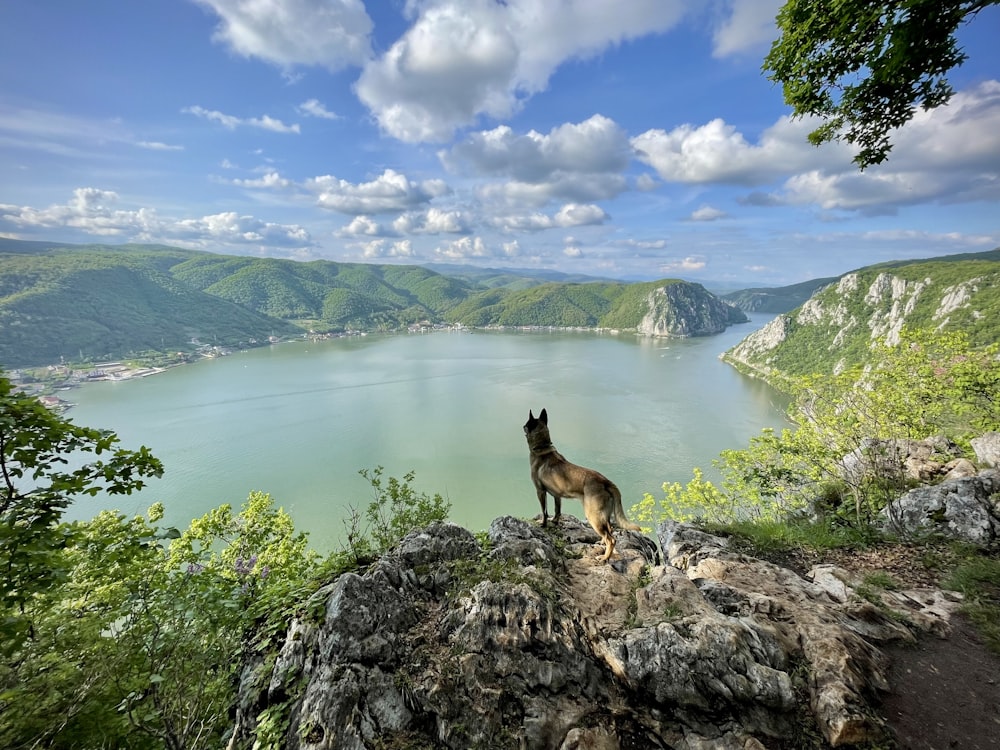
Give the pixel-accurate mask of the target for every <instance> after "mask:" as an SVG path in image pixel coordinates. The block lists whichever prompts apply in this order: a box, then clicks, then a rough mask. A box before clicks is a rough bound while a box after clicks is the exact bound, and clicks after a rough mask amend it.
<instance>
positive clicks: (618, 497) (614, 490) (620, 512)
mask: <svg viewBox="0 0 1000 750" xmlns="http://www.w3.org/2000/svg"><path fill="white" fill-rule="evenodd" d="M611 494H612V495H614V498H615V512H614V515H615V518H616V519H617V521H618V526H619V527H621V528H623V529H629V530H630V531H642V527H641V526H640V525H639V524H637V523H632V522H631V521H629V520H628V517H627V516H626V515H625V509H624V508H622V493H621V492H620V491H619V490H618V487H617V486H616V485H615V484H614V483H612V484H611Z"/></svg>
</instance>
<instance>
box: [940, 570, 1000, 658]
mask: <svg viewBox="0 0 1000 750" xmlns="http://www.w3.org/2000/svg"><path fill="white" fill-rule="evenodd" d="M945 586H947V587H948V588H950V589H953V590H955V591H959V592H961V593H962V594H963V595H964V596H965V603H964V604H963V605H962V611H963V612H964V613H965V614H966V615H967V616H968V618H969V619H970V620H971V621H972V623H973V625H975V626H976V630H978V631H979V634H980V635H981V636H982V637H983V640H984V641H985V643H986V646H987V648H989V649H990V650H991V651H993V652H994V653H997V654H1000V558H998V557H997V556H996V555H992V556H989V555H985V554H983V553H979V552H968V553H967V554H965V555H964V556H962V557H960V558H959V562H958V564H957V565H956V566H955V568H954V569H953V570H952V571H951V574H950V575H949V576H948V577H947V578H946V580H945Z"/></svg>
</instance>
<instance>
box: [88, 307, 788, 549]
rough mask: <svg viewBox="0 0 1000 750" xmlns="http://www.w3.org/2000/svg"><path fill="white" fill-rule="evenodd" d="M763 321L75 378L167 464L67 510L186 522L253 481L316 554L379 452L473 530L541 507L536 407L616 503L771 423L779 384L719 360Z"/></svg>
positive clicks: (282, 351)
mask: <svg viewBox="0 0 1000 750" xmlns="http://www.w3.org/2000/svg"><path fill="white" fill-rule="evenodd" d="M763 322H766V321H763ZM763 322H762V321H759V320H758V321H757V322H755V323H753V324H749V325H742V326H735V327H733V328H731V329H730V330H729V331H727V332H726V333H724V334H721V335H719V336H714V337H709V338H700V339H690V340H670V341H665V340H661V339H642V338H638V339H637V338H636V337H634V336H631V335H621V336H611V335H600V334H585V333H540V332H525V333H487V332H479V331H477V332H463V333H458V332H447V333H433V334H422V335H400V336H387V337H376V336H369V337H366V338H363V339H341V340H334V341H325V342H308V343H306V342H302V343H294V344H281V345H277V346H272V347H269V348H264V349H256V350H253V351H249V352H243V353H239V354H234V355H232V356H229V357H225V358H221V359H215V360H210V361H205V362H201V363H198V364H195V365H191V366H186V367H181V368H177V369H174V370H170V371H168V372H166V373H163V374H160V375H156V376H154V377H149V378H144V379H141V380H135V381H126V382H119V383H95V384H91V385H87V386H85V387H83V388H81V389H79V390H78V391H76V392H75V393H73V394H72V398H73V400H74V401H75V402H76V403H77V407H76V408H75V409H74V410H73V411H72V412H71V413H70V416H71V418H72V419H73V420H74V421H75V422H77V423H78V424H83V425H87V426H93V427H102V428H107V429H111V430H114V431H116V432H117V433H118V435H119V437H120V438H121V439H122V444H123V445H124V446H125V447H128V448H135V447H138V446H139V445H147V446H149V448H150V449H151V450H152V451H153V453H154V455H156V456H157V457H158V458H160V459H161V460H162V461H163V462H164V465H165V467H166V472H165V475H164V477H163V478H162V479H160V480H154V481H153V482H152V483H151V484H150V486H149V487H148V488H147V489H145V490H143V491H142V492H141V493H138V494H137V495H133V496H131V497H126V498H97V499H95V500H89V499H88V500H82V501H80V503H79V504H78V506H76V507H75V508H74V509H73V513H75V514H76V517H89V516H90V515H92V514H93V512H94V511H95V510H96V509H97V508H98V507H103V506H106V507H117V508H119V509H120V510H122V511H123V512H126V513H137V512H143V511H144V510H145V508H146V507H148V506H149V505H150V504H151V503H153V502H155V501H158V500H159V501H162V502H163V503H164V504H165V505H166V507H167V518H166V519H165V520H166V522H168V523H171V524H174V525H179V526H183V525H186V524H187V523H188V522H189V521H190V519H191V518H193V517H196V516H198V515H201V514H202V513H204V512H205V511H207V510H208V509H210V508H212V507H214V506H216V505H219V504H221V503H231V504H233V505H234V506H238V505H239V504H240V503H241V502H242V501H243V500H244V499H245V498H246V496H247V494H248V493H249V492H250V491H252V490H263V491H265V492H269V493H271V495H272V496H273V497H274V498H275V499H276V500H277V502H278V503H279V504H280V505H282V506H284V507H285V509H286V510H288V511H289V512H290V513H291V514H292V515H293V517H294V519H295V521H296V526H297V527H298V528H301V529H303V530H307V531H309V532H310V534H311V538H312V542H313V544H314V545H315V546H316V547H317V548H321V549H326V548H329V547H330V546H332V545H334V544H336V543H338V542H339V539H340V538H341V536H342V532H343V530H344V518H345V517H346V515H347V511H348V509H349V508H350V507H351V506H354V507H360V508H363V507H364V506H365V505H367V503H368V502H369V501H370V499H371V491H370V488H369V487H368V485H367V484H366V483H365V481H364V479H363V478H361V477H360V476H359V475H358V470H359V469H362V468H372V467H374V466H377V465H382V466H384V467H385V472H386V475H391V476H397V477H401V476H402V475H403V474H404V473H405V472H407V471H409V470H411V469H412V470H414V471H415V472H416V482H415V485H416V488H417V489H418V490H419V491H425V492H428V493H430V494H433V493H435V492H439V493H441V494H442V495H443V496H445V497H446V498H447V499H449V500H450V501H451V503H452V519H453V520H455V521H456V522H457V523H460V524H462V525H464V526H467V527H469V528H472V529H474V530H478V529H481V528H485V527H486V526H487V525H488V524H489V522H490V521H491V520H492V519H493V518H495V517H496V516H498V515H502V514H508V513H509V514H512V515H518V516H533V515H534V514H535V513H536V512H537V510H538V507H537V501H536V499H535V493H534V490H533V488H532V486H531V482H530V479H529V477H528V457H527V447H526V445H525V443H524V436H523V432H522V430H521V425H522V424H523V423H524V421H525V419H526V418H527V414H528V410H529V409H534V410H535V412H536V413H537V412H538V410H540V409H541V408H542V407H546V408H547V409H548V412H549V418H550V427H551V430H552V436H553V440H554V442H555V444H556V446H557V447H558V448H559V450H560V451H561V452H562V453H563V454H564V455H565V456H566V457H567V458H568V459H569V460H571V461H574V462H576V463H581V464H585V465H588V466H592V467H593V468H596V469H598V470H600V471H601V472H603V473H605V474H607V475H608V476H609V477H611V478H612V479H613V480H614V481H615V482H616V483H617V484H618V486H619V487H620V488H621V490H622V494H623V497H624V505H625V507H626V509H628V507H629V506H630V505H631V504H632V503H634V502H635V501H637V500H638V499H639V498H641V496H642V494H643V493H644V492H653V493H654V495H659V493H660V486H661V485H662V484H663V482H664V481H681V482H686V481H687V480H688V479H689V478H690V476H691V468H692V467H693V466H701V467H703V468H706V469H709V468H710V464H711V462H712V460H713V459H714V458H715V457H716V456H717V455H718V453H719V451H720V450H723V449H725V448H738V447H742V446H744V445H745V444H746V441H747V440H748V439H749V438H750V437H751V436H752V435H755V434H757V432H759V430H760V428H761V427H764V426H780V425H782V424H784V421H783V417H782V409H783V406H784V402H783V400H782V399H781V397H780V396H779V395H778V394H776V393H775V392H774V391H773V390H772V389H770V388H769V387H767V386H766V385H765V384H763V383H761V382H759V381H757V380H753V379H751V378H747V377H745V376H742V375H740V374H739V373H738V372H736V371H735V370H733V369H732V368H731V367H729V366H728V365H725V364H723V363H722V362H720V361H719V360H718V355H719V353H721V352H722V351H724V350H725V349H727V348H728V347H730V346H732V345H733V344H735V343H736V342H738V341H739V340H740V339H742V338H743V337H744V336H746V335H747V334H748V333H749V332H750V331H752V330H754V328H756V327H759V326H760V325H762V324H763ZM102 504H103V506H102ZM564 508H565V509H566V510H568V511H569V512H573V513H579V507H577V506H575V505H574V504H573V503H572V502H567V503H564Z"/></svg>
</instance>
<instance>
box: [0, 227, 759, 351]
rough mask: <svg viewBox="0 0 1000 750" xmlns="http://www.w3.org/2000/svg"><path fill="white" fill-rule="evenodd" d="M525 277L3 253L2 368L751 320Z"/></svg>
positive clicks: (97, 250) (55, 246)
mask: <svg viewBox="0 0 1000 750" xmlns="http://www.w3.org/2000/svg"><path fill="white" fill-rule="evenodd" d="M518 274H519V272H509V271H498V270H496V269H492V270H485V271H483V272H482V273H473V272H471V271H468V270H466V272H465V277H464V278H459V277H450V276H444V275H442V274H440V273H437V272H435V271H433V270H431V269H428V268H422V267H419V266H396V265H374V264H367V263H335V262H332V261H312V262H300V261H292V260H281V259H276V258H251V257H245V256H229V255H219V254H214V253H206V252H200V251H194V250H184V249H181V248H175V247H168V246H162V245H117V246H112V245H66V244H59V243H41V242H23V241H18V240H0V366H3V367H27V366H33V365H43V364H49V363H52V362H58V361H59V360H60V359H61V358H65V359H69V360H97V359H118V358H128V357H137V356H141V355H144V354H146V353H149V352H165V351H171V352H173V351H190V350H191V349H192V348H193V343H192V342H193V341H198V342H201V343H206V344H216V345H221V346H249V345H253V344H254V343H255V342H263V341H266V340H267V339H268V338H269V337H271V336H279V337H287V336H299V335H302V334H303V333H304V332H306V331H315V332H319V333H326V332H340V331H346V330H387V331H388V330H398V329H400V328H403V327H405V326H407V325H410V324H413V323H418V322H431V323H462V324H464V325H469V326H556V327H588V328H591V327H606V328H619V329H629V330H636V331H638V332H640V333H645V334H648V335H658V336H692V335H706V334H711V333H718V332H720V331H722V330H724V329H725V327H726V326H727V325H729V324H731V323H734V322H742V321H744V320H745V319H746V318H745V316H743V314H742V313H740V312H739V311H738V310H736V309H735V308H733V307H732V306H730V305H728V304H726V303H724V302H721V301H720V300H718V298H716V297H715V296H714V295H712V294H711V293H709V292H707V291H706V290H705V289H704V288H703V287H701V286H700V285H698V284H690V283H688V282H683V281H677V280H669V279H668V280H664V281H660V282H647V283H641V284H629V283H624V282H603V281H595V280H590V281H588V282H587V283H581V282H579V281H574V282H572V283H570V282H567V281H565V280H561V281H545V280H544V279H543V278H542V277H540V276H534V277H528V276H519V275H518ZM543 276H544V275H543ZM557 277H559V278H567V279H568V278H581V277H570V276H568V275H565V274H561V275H560V274H557ZM582 278H584V279H586V278H587V277H582ZM663 290H666V291H663ZM661 292H662V293H661Z"/></svg>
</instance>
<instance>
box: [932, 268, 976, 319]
mask: <svg viewBox="0 0 1000 750" xmlns="http://www.w3.org/2000/svg"><path fill="white" fill-rule="evenodd" d="M981 281H982V279H980V278H978V277H977V278H975V279H969V280H968V281H963V282H962V283H960V284H955V285H953V286H949V287H947V288H946V289H945V290H944V296H943V297H942V298H941V304H940V305H938V309H937V310H935V311H934V315H932V316H931V319H932V320H939V321H941V322H940V323H939V324H938V330H941V329H942V328H944V327H945V326H946V325H948V319H949V316H950V315H951V313H953V312H955V311H956V310H959V309H961V308H963V307H968V306H969V304H970V301H971V300H972V295H974V294H975V293H976V292H978V291H979V286H978V284H979V283H980V282H981Z"/></svg>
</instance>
